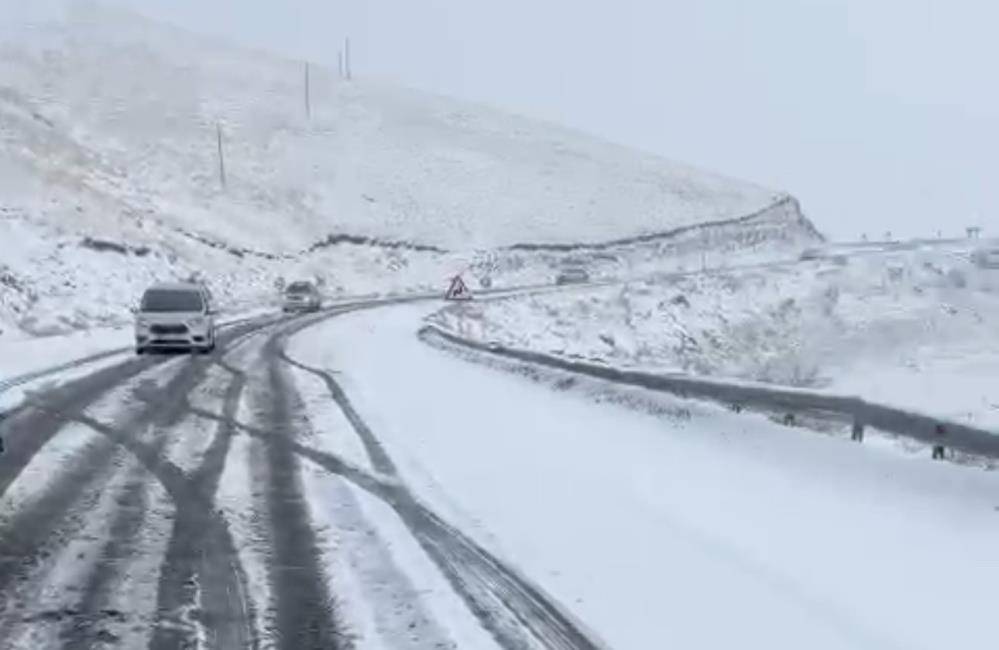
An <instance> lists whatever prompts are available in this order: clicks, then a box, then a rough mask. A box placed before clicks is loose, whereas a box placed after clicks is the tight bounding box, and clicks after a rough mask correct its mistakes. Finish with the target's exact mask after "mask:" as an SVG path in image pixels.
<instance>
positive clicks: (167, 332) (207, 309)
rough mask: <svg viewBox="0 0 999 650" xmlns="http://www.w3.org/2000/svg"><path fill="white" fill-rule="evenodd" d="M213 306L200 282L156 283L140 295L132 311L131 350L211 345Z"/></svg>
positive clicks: (198, 348) (206, 347)
mask: <svg viewBox="0 0 999 650" xmlns="http://www.w3.org/2000/svg"><path fill="white" fill-rule="evenodd" d="M215 313H216V312H215V309H214V307H213V306H212V304H211V295H210V294H209V292H208V290H207V289H205V288H204V287H203V286H201V285H198V284H193V283H188V282H183V283H172V284H157V285H154V286H152V287H150V288H148V289H146V292H145V293H144V294H143V295H142V301H141V302H140V303H139V308H138V309H137V310H136V312H135V351H136V352H137V353H138V354H144V353H146V352H150V351H153V350H178V349H179V350H190V351H196V352H201V353H208V352H211V351H212V350H214V349H215Z"/></svg>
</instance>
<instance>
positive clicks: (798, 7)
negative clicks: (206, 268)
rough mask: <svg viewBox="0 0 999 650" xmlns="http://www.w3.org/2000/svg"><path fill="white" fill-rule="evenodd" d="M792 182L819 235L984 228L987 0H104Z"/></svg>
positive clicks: (995, 179)
mask: <svg viewBox="0 0 999 650" xmlns="http://www.w3.org/2000/svg"><path fill="white" fill-rule="evenodd" d="M114 1H116V2H117V3H118V4H121V5H125V6H129V7H131V8H134V9H138V10H139V11H141V12H143V13H145V14H147V15H150V16H154V17H160V18H165V19H168V20H170V21H171V22H174V23H177V24H180V25H183V26H185V27H189V28H192V29H194V30H196V31H201V32H208V33H214V34H220V35H224V36H226V37H227V38H228V39H230V40H233V41H238V42H243V43H246V44H250V45H254V46H257V47H261V48H265V49H270V50H274V51H277V52H279V53H282V54H284V55H286V56H290V57H294V58H307V59H310V60H313V61H318V62H324V63H327V64H330V65H333V66H335V65H336V58H337V51H338V49H339V46H340V42H341V40H342V38H343V37H344V36H345V35H348V34H349V35H350V36H351V39H352V43H353V50H354V62H355V65H354V69H355V71H356V73H357V74H359V75H362V76H370V77H378V78H381V79H389V80H393V81H397V82H400V83H402V84H405V85H408V86H413V87H417V88H423V89H427V90H431V91H435V92H440V93H444V94H448V95H453V96H456V97H462V98H467V99H472V100H476V101H484V102H487V103H490V104H494V105H497V106H500V107H502V108H506V109H510V110H513V111H516V112H519V113H523V114H526V115H532V116H537V117H541V118H545V119H549V120H554V121H558V122H561V123H564V124H567V125H570V126H574V127H578V128H580V129H583V130H585V131H588V132H591V133H594V134H596V135H599V136H602V137H604V138H607V139H610V140H614V141H617V142H621V143H624V144H628V145H632V146H636V147H640V148H642V149H646V150H649V151H652V152H655V153H658V154H661V155H663V156H665V157H668V158H671V159H674V160H678V161H682V162H688V163H693V164H696V165H698V166H701V167H705V168H708V169H712V170H715V171H719V172H722V173H725V174H728V175H731V176H736V177H740V178H745V179H748V180H752V181H755V182H758V183H760V184H763V185H766V186H769V187H773V188H776V189H784V190H787V191H789V192H791V193H792V194H794V195H796V196H797V197H798V198H800V199H801V201H802V203H803V206H804V208H805V211H806V213H807V214H808V215H809V216H810V217H811V218H812V219H813V220H814V221H815V222H816V224H817V225H818V226H819V228H820V229H822V230H823V231H825V232H827V233H828V234H830V235H832V236H834V237H836V238H856V237H858V236H859V235H860V233H862V232H867V233H870V234H872V235H873V234H874V233H879V234H880V233H883V232H884V231H886V230H892V231H893V232H894V233H896V234H902V235H935V233H936V232H937V230H943V231H944V232H945V233H951V234H956V233H958V232H960V231H963V228H964V227H965V226H966V225H969V224H971V223H972V222H977V223H979V224H980V225H982V226H984V227H985V228H986V231H987V232H990V233H991V234H993V235H996V234H999V83H997V76H996V74H997V73H996V69H995V66H996V62H997V61H999V39H997V38H995V33H994V32H995V28H996V25H999V3H996V2H993V1H992V0H939V1H931V0H756V1H754V2H746V1H745V0H697V1H691V0H607V1H596V0H503V1H502V2H499V1H496V0H352V1H351V0H282V1H280V2H276V1H274V0H114Z"/></svg>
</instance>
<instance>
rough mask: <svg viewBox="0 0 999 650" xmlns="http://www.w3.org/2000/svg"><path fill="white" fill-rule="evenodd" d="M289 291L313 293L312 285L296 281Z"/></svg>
mask: <svg viewBox="0 0 999 650" xmlns="http://www.w3.org/2000/svg"><path fill="white" fill-rule="evenodd" d="M288 293H312V285H311V284H308V283H307V282H296V283H294V284H292V285H290V286H289V287H288Z"/></svg>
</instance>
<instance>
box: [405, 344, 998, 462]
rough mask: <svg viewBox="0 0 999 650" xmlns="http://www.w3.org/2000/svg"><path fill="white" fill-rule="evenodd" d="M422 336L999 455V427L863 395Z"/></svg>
mask: <svg viewBox="0 0 999 650" xmlns="http://www.w3.org/2000/svg"><path fill="white" fill-rule="evenodd" d="M419 336H420V338H421V339H424V340H428V339H433V338H437V339H439V340H443V341H445V342H447V343H450V344H452V345H456V346H458V347H462V348H466V349H471V350H475V351H478V352H483V353H486V354H490V355H494V356H498V357H504V358H507V359H514V360H516V361H521V362H526V363H530V364H535V365H540V366H545V367H548V368H554V369H556V370H562V371H566V372H572V373H576V374H580V375H586V376H589V377H595V378H597V379H604V380H607V381H612V382H615V383H619V384H626V385H630V386H638V387H641V388H647V389H650V390H655V391H660V392H667V393H672V394H674V395H678V396H680V397H684V398H696V399H706V400H710V401H714V402H719V403H722V404H725V405H727V406H729V407H733V408H736V409H742V408H751V409H760V410H765V411H774V412H778V413H786V414H795V413H798V414H823V415H826V416H832V417H833V418H837V419H841V420H842V421H844V422H846V423H851V424H852V431H853V436H852V437H853V439H854V440H858V441H861V440H863V432H864V428H865V427H873V428H875V429H879V430H881V431H888V432H890V433H894V434H896V435H899V436H903V437H906V438H911V439H913V440H918V441H920V442H924V443H927V444H930V445H933V446H934V457H942V455H943V449H942V448H943V447H947V448H951V449H956V450H958V451H962V452H965V453H968V454H973V455H976V456H984V457H988V458H999V432H996V433H992V432H989V431H987V430H985V429H980V428H977V427H971V426H968V425H966V424H962V423H959V422H953V421H949V420H945V419H941V418H938V417H933V416H930V415H926V414H922V413H916V412H913V411H909V410H906V409H901V408H897V407H893V406H887V405H884V404H877V403H874V402H869V401H867V400H865V399H862V398H860V397H852V396H844V395H836V394H832V393H825V392H821V391H811V390H801V389H796V388H782V387H777V386H769V385H763V384H754V383H750V382H730V381H720V380H715V379H707V378H701V377H692V376H690V375H682V374H673V373H670V374H655V373H649V372H643V371H638V370H624V369H621V368H615V367H612V366H608V365H603V364H598V363H590V362H586V361H579V360H574V359H566V358H563V357H557V356H553V355H550V354H544V353H541V352H534V351H531V350H521V349H516V348H510V347H506V346H504V345H500V344H497V343H483V342H480V341H474V340H471V339H467V338H465V337H462V336H458V335H456V334H454V333H452V332H448V331H446V330H444V329H442V328H440V327H437V326H434V325H426V326H424V327H423V328H421V329H420V331H419Z"/></svg>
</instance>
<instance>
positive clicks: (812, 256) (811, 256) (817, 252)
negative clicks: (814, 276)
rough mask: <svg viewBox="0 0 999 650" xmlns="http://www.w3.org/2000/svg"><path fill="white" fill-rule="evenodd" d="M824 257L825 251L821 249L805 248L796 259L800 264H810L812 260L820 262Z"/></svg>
mask: <svg viewBox="0 0 999 650" xmlns="http://www.w3.org/2000/svg"><path fill="white" fill-rule="evenodd" d="M825 256H826V254H825V251H823V250H822V249H821V248H807V249H805V250H804V252H802V253H801V257H799V258H798V259H799V260H800V261H802V262H810V261H813V260H821V259H823V258H824V257H825Z"/></svg>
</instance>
